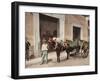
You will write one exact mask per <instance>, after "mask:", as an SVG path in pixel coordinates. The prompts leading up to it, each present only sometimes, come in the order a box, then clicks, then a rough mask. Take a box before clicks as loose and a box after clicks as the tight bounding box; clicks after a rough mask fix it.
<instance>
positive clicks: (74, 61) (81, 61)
mask: <svg viewBox="0 0 100 81" xmlns="http://www.w3.org/2000/svg"><path fill="white" fill-rule="evenodd" d="M66 57H67V54H66V52H65V51H63V52H61V55H60V60H61V62H60V63H57V57H56V52H50V53H49V54H48V64H42V65H41V57H38V58H34V59H31V60H29V61H26V68H40V67H58V66H81V65H88V64H89V56H88V57H87V58H82V57H81V56H80V55H77V56H70V58H69V59H68V60H66Z"/></svg>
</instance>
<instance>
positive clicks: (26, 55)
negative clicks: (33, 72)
mask: <svg viewBox="0 0 100 81" xmlns="http://www.w3.org/2000/svg"><path fill="white" fill-rule="evenodd" d="M29 48H30V43H29V41H28V40H27V39H26V41H25V50H26V53H25V59H26V60H29Z"/></svg>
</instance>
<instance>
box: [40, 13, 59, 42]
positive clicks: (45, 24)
mask: <svg viewBox="0 0 100 81" xmlns="http://www.w3.org/2000/svg"><path fill="white" fill-rule="evenodd" d="M39 20H40V21H39V22H40V41H42V40H43V39H46V40H47V41H48V40H49V39H50V38H51V39H52V38H53V37H59V19H58V18H55V17H51V16H48V15H44V14H39Z"/></svg>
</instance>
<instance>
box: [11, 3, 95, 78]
mask: <svg viewBox="0 0 100 81" xmlns="http://www.w3.org/2000/svg"><path fill="white" fill-rule="evenodd" d="M11 58H12V61H11V62H12V63H11V64H12V69H11V74H12V75H11V77H12V78H14V79H25V78H43V77H57V76H58V77H59V76H73V75H87V74H97V7H94V6H83V5H82V6H81V5H61V4H48V3H31V2H12V57H11Z"/></svg>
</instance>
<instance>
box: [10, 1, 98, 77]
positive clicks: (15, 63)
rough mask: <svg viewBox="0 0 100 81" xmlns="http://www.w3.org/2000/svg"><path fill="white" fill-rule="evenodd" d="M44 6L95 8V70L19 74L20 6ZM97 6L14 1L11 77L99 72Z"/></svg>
mask: <svg viewBox="0 0 100 81" xmlns="http://www.w3.org/2000/svg"><path fill="white" fill-rule="evenodd" d="M21 5H23V6H40V7H41V6H42V7H55V8H56V7H57V8H72V9H92V10H95V71H89V72H75V73H59V74H43V75H27V76H19V49H18V48H19V40H20V39H19V6H21ZM97 11H98V10H97V7H96V6H81V5H64V4H49V3H33V2H32V3H31V2H12V4H11V25H12V26H11V77H12V78H14V79H25V78H43V77H58V76H72V75H88V74H97V73H98V68H97V64H98V62H97V60H98V59H97V49H98V48H97V45H98V43H97V42H98V41H97V31H98V29H97V24H98V23H97V22H98V21H97V18H98V17H97V15H98V14H97V13H98V12H97Z"/></svg>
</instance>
